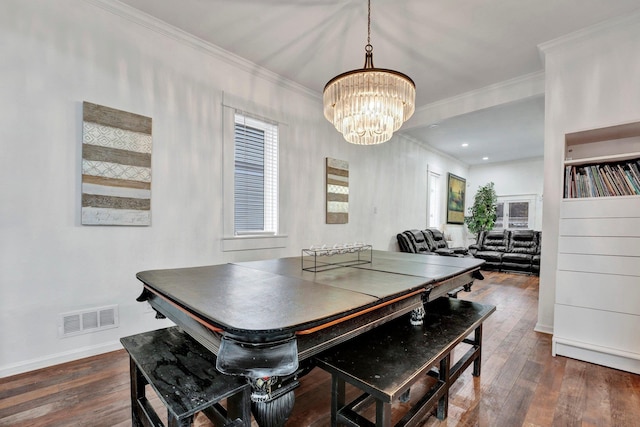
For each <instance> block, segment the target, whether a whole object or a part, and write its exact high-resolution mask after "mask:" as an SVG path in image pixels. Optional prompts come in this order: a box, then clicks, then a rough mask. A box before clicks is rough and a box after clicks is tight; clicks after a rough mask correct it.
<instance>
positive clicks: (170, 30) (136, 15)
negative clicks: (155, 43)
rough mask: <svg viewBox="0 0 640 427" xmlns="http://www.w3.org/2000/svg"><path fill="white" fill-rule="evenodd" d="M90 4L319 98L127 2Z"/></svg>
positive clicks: (95, 0)
mask: <svg viewBox="0 0 640 427" xmlns="http://www.w3.org/2000/svg"><path fill="white" fill-rule="evenodd" d="M84 1H85V2H86V3H89V4H91V5H93V6H96V7H99V8H101V9H103V10H106V11H108V12H110V13H112V14H114V15H116V16H118V17H120V18H123V19H126V20H128V21H130V22H133V23H134V24H137V25H140V26H141V27H144V28H147V29H149V30H152V31H154V32H156V33H158V34H161V35H163V36H165V37H169V38H171V39H173V40H175V41H178V42H180V43H183V44H184V45H186V46H189V47H191V48H194V49H196V50H199V51H200V52H203V53H205V54H207V55H210V56H212V57H214V58H216V59H219V60H221V61H224V62H226V63H228V64H230V65H232V66H234V67H237V68H240V69H242V70H243V71H246V72H248V73H249V74H251V75H253V76H255V77H259V78H262V79H264V80H267V81H269V82H270V83H274V84H276V85H278V86H281V87H283V88H286V89H290V90H293V91H295V92H298V93H300V94H302V95H305V96H308V97H311V98H313V99H315V100H320V99H321V95H320V94H319V93H317V92H316V91H313V90H311V89H309V88H307V87H306V86H302V85H300V84H298V83H296V82H293V81H291V80H289V79H286V78H284V77H282V76H281V75H279V74H276V73H274V72H273V71H270V70H268V69H266V68H264V67H261V66H260V65H258V64H255V63H253V62H251V61H248V60H246V59H244V58H242V57H240V56H238V55H236V54H234V53H232V52H229V51H228V50H225V49H222V48H221V47H219V46H216V45H214V44H212V43H209V42H207V41H205V40H202V39H200V38H198V37H196V36H194V35H193V34H190V33H188V32H186V31H184V30H181V29H179V28H177V27H174V26H173V25H170V24H168V23H166V22H164V21H162V20H160V19H158V18H155V17H153V16H151V15H148V14H146V13H144V12H141V11H140V10H138V9H135V8H133V7H131V6H129V5H126V4H124V3H122V2H120V1H118V0H84Z"/></svg>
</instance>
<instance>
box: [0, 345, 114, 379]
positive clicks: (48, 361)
mask: <svg viewBox="0 0 640 427" xmlns="http://www.w3.org/2000/svg"><path fill="white" fill-rule="evenodd" d="M120 349H122V344H120V341H112V342H108V343H103V344H99V345H95V346H88V347H81V348H77V349H74V350H69V351H65V352H62V353H56V354H51V355H48V356H44V357H38V358H36V359H31V360H25V361H22V362H18V363H12V364H9V365H4V366H0V378H4V377H8V376H11V375H17V374H22V373H24V372H29V371H33V370H36V369H41V368H48V367H49V366H53V365H58V364H60V363H65V362H71V361H74V360H78V359H82V358H84V357H90V356H96V355H98V354H102V353H108V352H110V351H115V350H120Z"/></svg>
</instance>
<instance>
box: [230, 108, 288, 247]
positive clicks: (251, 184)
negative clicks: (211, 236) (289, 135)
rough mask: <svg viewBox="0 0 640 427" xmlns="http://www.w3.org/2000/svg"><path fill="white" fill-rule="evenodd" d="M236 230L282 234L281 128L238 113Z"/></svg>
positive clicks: (236, 232)
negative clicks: (279, 181) (280, 217)
mask: <svg viewBox="0 0 640 427" xmlns="http://www.w3.org/2000/svg"><path fill="white" fill-rule="evenodd" d="M234 121H235V127H234V145H235V150H234V159H235V161H234V231H235V234H236V235H245V234H276V233H277V231H278V126H277V125H274V124H272V123H267V122H265V121H262V120H258V119H256V118H253V117H248V116H246V115H244V114H241V113H238V112H236V113H235V118H234Z"/></svg>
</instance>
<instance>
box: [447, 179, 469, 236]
mask: <svg viewBox="0 0 640 427" xmlns="http://www.w3.org/2000/svg"><path fill="white" fill-rule="evenodd" d="M466 187H467V181H466V180H465V179H464V178H460V177H459V176H456V175H454V174H452V173H450V174H449V179H448V182H447V224H464V196H465V189H466Z"/></svg>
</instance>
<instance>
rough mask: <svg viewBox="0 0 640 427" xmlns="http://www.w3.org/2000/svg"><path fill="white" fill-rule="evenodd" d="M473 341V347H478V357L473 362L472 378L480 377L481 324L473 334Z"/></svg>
mask: <svg viewBox="0 0 640 427" xmlns="http://www.w3.org/2000/svg"><path fill="white" fill-rule="evenodd" d="M473 340H474V341H475V345H477V346H478V357H476V360H474V361H473V376H474V377H479V376H480V367H481V365H482V323H481V324H480V326H478V327H477V328H476V330H475V331H474V332H473Z"/></svg>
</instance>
